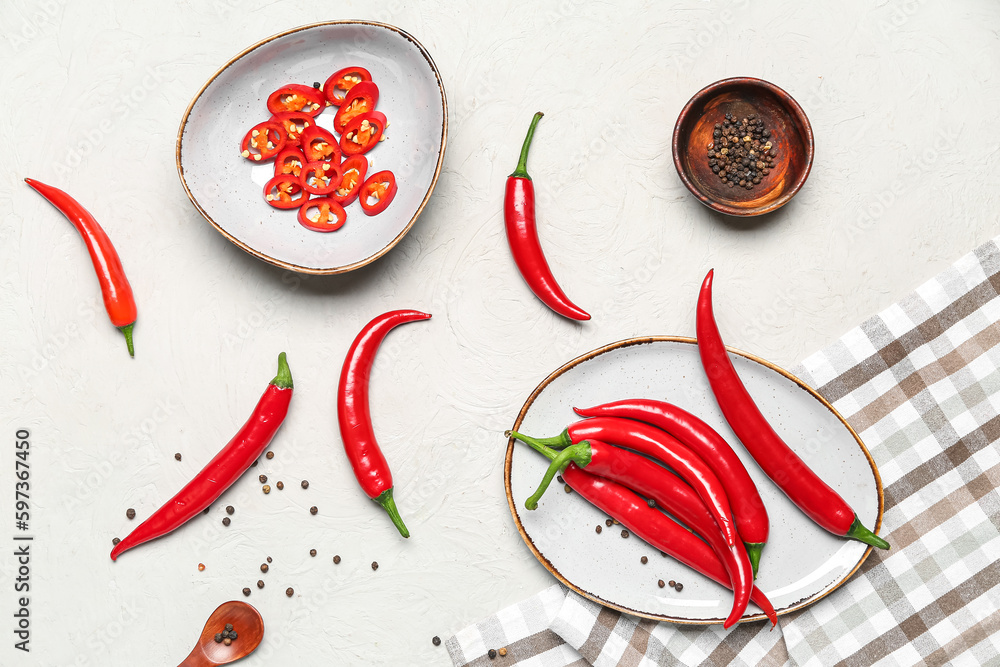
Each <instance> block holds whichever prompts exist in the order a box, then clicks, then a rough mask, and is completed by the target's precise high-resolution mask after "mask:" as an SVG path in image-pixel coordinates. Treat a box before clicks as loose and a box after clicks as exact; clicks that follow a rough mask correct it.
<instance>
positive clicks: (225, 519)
mask: <svg viewBox="0 0 1000 667" xmlns="http://www.w3.org/2000/svg"><path fill="white" fill-rule="evenodd" d="M231 522H232V520H231V519H230V518H229V517H228V516H224V517H222V525H223V526H228V525H229V524H230V523H231Z"/></svg>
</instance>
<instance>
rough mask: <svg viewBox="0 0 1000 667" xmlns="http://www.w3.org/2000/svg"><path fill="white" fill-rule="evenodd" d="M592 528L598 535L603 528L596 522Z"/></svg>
mask: <svg viewBox="0 0 1000 667" xmlns="http://www.w3.org/2000/svg"><path fill="white" fill-rule="evenodd" d="M594 530H596V531H597V534H598V535H600V534H601V531H602V530H603V529H602V528H601V524H597V528H595V529H594Z"/></svg>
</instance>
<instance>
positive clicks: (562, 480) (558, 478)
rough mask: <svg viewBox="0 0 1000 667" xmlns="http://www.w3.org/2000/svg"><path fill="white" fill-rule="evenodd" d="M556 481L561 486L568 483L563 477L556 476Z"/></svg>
mask: <svg viewBox="0 0 1000 667" xmlns="http://www.w3.org/2000/svg"><path fill="white" fill-rule="evenodd" d="M556 481H558V482H559V483H560V484H565V483H566V480H564V479H563V478H562V475H556Z"/></svg>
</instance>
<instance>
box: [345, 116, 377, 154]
mask: <svg viewBox="0 0 1000 667" xmlns="http://www.w3.org/2000/svg"><path fill="white" fill-rule="evenodd" d="M385 124H386V119H385V115H384V114H382V113H379V112H378V111H372V112H370V113H366V114H362V115H360V116H355V118H354V120H352V121H351V122H350V123H348V124H347V127H345V128H344V133H343V134H342V135H340V150H341V151H343V153H344V155H360V154H363V153H367V152H368V151H370V150H371V149H373V148H375V146H377V145H378V142H379V140H381V138H382V131H383V130H384V129H385Z"/></svg>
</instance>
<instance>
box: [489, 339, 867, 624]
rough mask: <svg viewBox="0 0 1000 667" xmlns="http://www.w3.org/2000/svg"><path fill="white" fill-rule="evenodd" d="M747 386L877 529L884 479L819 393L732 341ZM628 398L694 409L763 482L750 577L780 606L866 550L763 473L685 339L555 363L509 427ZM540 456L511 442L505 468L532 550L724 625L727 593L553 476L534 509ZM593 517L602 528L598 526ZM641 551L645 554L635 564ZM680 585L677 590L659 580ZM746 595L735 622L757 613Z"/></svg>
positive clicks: (562, 568)
mask: <svg viewBox="0 0 1000 667" xmlns="http://www.w3.org/2000/svg"><path fill="white" fill-rule="evenodd" d="M730 353H731V354H730V356H731V358H732V360H733V364H734V365H735V366H736V370H737V372H738V373H739V374H740V377H741V378H742V379H743V382H744V383H745V384H746V386H747V390H748V391H749V392H750V394H751V395H752V396H753V397H754V400H755V401H756V402H757V404H758V405H759V406H760V408H761V411H762V412H763V413H764V415H765V416H766V417H767V418H768V420H769V421H770V423H771V425H772V426H773V427H774V429H775V430H776V431H777V432H778V434H779V435H781V436H782V437H783V438H784V439H785V442H787V443H788V445H789V446H790V447H791V448H792V449H794V450H795V452H796V453H797V454H799V456H801V457H802V459H803V460H804V461H805V462H806V464H807V465H809V466H810V467H811V468H812V469H813V470H815V471H817V473H818V474H819V475H820V476H821V477H822V478H823V480H824V481H825V482H827V483H828V484H829V485H830V486H832V487H833V488H834V489H836V490H837V492H838V493H840V495H841V496H843V498H844V499H845V500H846V501H847V502H848V504H849V505H851V507H853V508H854V511H855V512H856V513H857V515H858V517H859V518H860V519H861V522H862V523H864V524H865V525H866V526H867V527H869V528H871V529H873V530H875V531H877V530H878V528H879V526H880V524H881V523H882V507H883V501H882V483H881V479H880V477H879V474H878V470H877V468H876V467H875V463H874V461H872V459H871V456H870V455H869V453H868V450H867V449H866V448H865V446H864V444H863V443H862V442H861V440H860V439H859V438H858V436H857V434H856V433H855V432H854V431H853V430H852V429H851V427H850V426H849V425H848V424H847V423H846V422H845V421H844V420H843V418H841V416H840V415H839V414H837V412H836V410H834V409H833V407H832V406H831V405H830V404H829V403H827V402H826V401H824V400H823V399H822V398H821V397H820V396H819V394H817V393H815V392H814V391H813V390H811V389H809V388H808V387H807V386H805V385H804V384H803V383H802V382H801V381H800V380H798V379H796V378H795V377H794V376H792V375H790V374H789V373H788V372H787V371H783V370H782V369H780V368H778V367H777V366H774V365H773V364H769V363H767V362H765V361H763V360H762V359H758V358H756V357H753V356H751V355H748V354H746V353H744V352H738V351H736V350H733V349H732V348H730ZM627 398H653V399H658V400H664V401H669V402H671V403H674V404H676V405H678V406H680V407H682V408H684V409H686V410H688V411H689V412H692V413H694V414H695V415H697V416H699V417H701V418H702V419H703V420H704V421H706V422H708V424H710V425H711V426H712V427H714V428H715V429H716V430H717V431H718V432H719V433H721V434H722V436H723V437H724V438H726V440H727V441H728V442H729V443H730V444H731V445H732V446H733V450H734V451H735V452H736V453H737V455H739V457H740V458H741V459H742V460H743V462H744V465H745V466H746V468H747V472H749V473H750V477H751V478H752V479H753V480H754V482H755V483H756V485H757V489H758V490H759V491H760V496H761V499H762V500H763V501H764V505H765V507H766V508H767V511H768V515H769V519H770V536H769V538H768V541H767V546H765V547H764V551H763V554H762V556H761V561H760V571H759V573H758V577H757V582H756V583H757V586H758V587H759V588H760V589H761V590H762V591H763V592H764V593H765V594H766V595H767V596H768V598H769V599H770V600H771V603H772V604H773V605H774V608H775V610H776V611H777V612H778V614H779V615H781V614H787V613H789V612H791V611H794V610H797V609H801V608H803V607H805V606H806V605H809V604H812V603H813V602H816V601H817V600H819V599H821V598H822V597H823V596H825V595H827V594H828V593H830V592H831V591H833V590H834V589H836V588H837V587H838V586H840V585H841V584H842V583H844V582H845V581H846V580H847V579H848V578H849V577H850V576H851V575H852V574H854V572H856V571H857V569H858V568H859V567H860V566H861V563H862V562H863V561H864V559H865V558H866V557H867V556H868V553H869V552H870V551H871V547H869V546H867V545H865V544H862V543H861V542H857V541H854V540H847V539H844V538H841V537H837V536H834V535H831V534H830V533H828V532H826V531H825V530H823V529H822V528H820V527H818V526H817V525H816V524H815V523H813V522H812V520H811V519H809V518H807V517H806V516H805V514H803V513H802V512H801V511H800V510H799V509H798V508H797V507H795V505H793V504H792V502H791V501H790V500H788V498H786V497H785V495H784V494H783V493H782V492H781V491H780V490H779V489H778V488H777V487H776V486H775V485H774V484H773V483H772V482H771V481H770V480H769V479H768V478H767V477H766V476H765V475H764V473H763V472H761V470H760V468H759V467H758V466H757V464H756V463H755V462H754V461H753V459H752V458H750V455H749V454H748V453H747V451H746V450H745V449H744V448H743V446H742V445H741V444H740V442H739V440H737V439H736V436H735V435H734V434H733V432H732V429H730V428H729V425H728V424H727V423H726V420H725V418H724V417H723V416H722V412H721V411H720V410H719V406H718V404H717V403H716V402H715V397H714V396H713V395H712V392H711V389H710V388H709V386H708V380H707V378H706V377H705V372H704V370H702V366H701V361H700V359H699V357H698V348H697V346H696V345H695V344H694V339H691V338H667V337H650V338H635V339H630V340H626V341H621V342H618V343H612V344H611V345H608V346H605V347H603V348H600V349H597V350H594V351H593V352H589V353H587V354H585V355H583V356H582V357H579V358H577V359H574V360H573V361H570V362H569V363H567V364H566V365H564V366H563V367H561V368H559V369H558V370H556V371H554V372H553V373H552V374H551V375H549V377H547V378H546V379H545V380H543V381H542V384H540V385H539V386H538V388H537V389H535V391H534V392H533V393H532V394H531V396H530V397H529V398H528V400H527V402H526V403H525V405H524V407H523V408H522V409H521V414H520V415H519V416H518V418H517V421H516V422H515V424H514V430H516V431H519V432H521V433H523V434H525V435H530V436H551V435H556V434H558V433H559V432H560V431H562V429H564V428H566V426H568V425H569V424H571V423H573V422H575V421H578V420H579V419H580V418H579V417H577V416H576V414H575V413H574V412H573V407H591V406H594V405H599V404H601V403H607V402H609V401H615V400H621V399H627ZM548 463H549V462H548V460H547V459H546V458H545V457H543V456H542V455H541V454H538V453H537V452H534V451H532V450H531V449H529V448H528V447H527V445H524V444H522V443H514V442H511V443H509V445H508V447H507V460H506V465H505V474H506V487H507V499H508V503H509V504H510V509H511V513H512V514H513V516H514V521H515V523H516V524H517V527H518V530H519V531H520V533H521V536H522V538H524V541H525V543H526V544H527V545H528V547H529V548H530V549H531V552H532V553H533V554H534V555H535V557H536V558H538V560H539V561H540V562H541V563H542V565H544V566H545V567H546V568H547V569H548V570H549V571H550V572H552V574H553V575H555V576H556V578H558V579H559V580H560V581H562V582H563V583H564V584H566V585H567V586H569V587H570V588H572V589H573V590H575V591H576V592H577V593H580V594H581V595H583V596H585V597H588V598H590V599H591V600H594V601H595V602H598V603H600V604H603V605H605V606H608V607H611V608H614V609H618V610H620V611H624V612H627V613H630V614H635V615H638V616H644V617H647V618H653V619H657V620H663V621H673V622H676V623H696V624H708V623H722V621H723V620H724V619H725V618H726V616H727V615H728V614H729V611H730V609H731V608H732V604H733V597H732V593H730V592H729V591H727V590H725V589H724V588H722V587H721V586H719V585H718V584H716V583H715V582H713V581H711V580H709V579H708V578H707V577H704V576H702V575H700V574H698V573H697V572H695V571H694V570H691V569H689V568H688V567H686V566H684V565H682V564H680V563H678V562H677V561H675V560H673V559H670V558H663V557H661V556H660V554H659V553H657V550H656V549H654V548H653V547H651V546H649V545H648V544H646V543H645V542H643V541H641V540H639V539H638V538H636V537H630V538H628V539H622V537H621V536H620V532H621V529H622V528H623V526H614V527H612V528H607V527H605V525H604V522H605V520H606V519H607V518H608V517H607V516H606V515H605V514H603V513H602V512H601V511H599V510H598V509H597V508H596V507H594V506H592V505H590V504H589V503H587V502H586V501H585V500H583V499H582V498H580V497H579V496H578V495H577V494H575V493H570V494H567V493H564V492H563V488H562V485H560V484H556V483H553V484H552V486H551V487H550V488H549V490H548V492H547V493H546V494H545V495H544V496H543V497H542V499H541V502H540V503H539V505H538V509H537V510H535V511H528V510H526V509H525V508H524V501H525V499H527V498H528V496H530V495H531V493H532V492H533V491H534V490H535V488H536V487H537V486H538V482H539V481H540V480H541V479H542V475H543V474H544V472H545V469H546V468H547V467H548ZM597 525H601V526H602V531H601V533H600V534H598V533H597V532H596V530H595V527H596V526H597ZM642 556H646V557H647V558H648V562H647V563H645V564H644V563H642V562H641V558H642ZM660 579H662V580H663V581H669V580H671V579H673V580H676V581H678V582H681V583H683V584H684V590H683V591H682V592H680V593H677V592H676V591H674V590H671V589H670V588H660V587H659V586H658V584H657V581H658V580H660ZM763 619H764V615H763V613H761V612H760V610H759V609H758V608H757V607H756V606H755V605H753V604H751V605H750V607H749V608H748V609H747V612H746V614H745V615H744V617H743V620H763Z"/></svg>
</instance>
